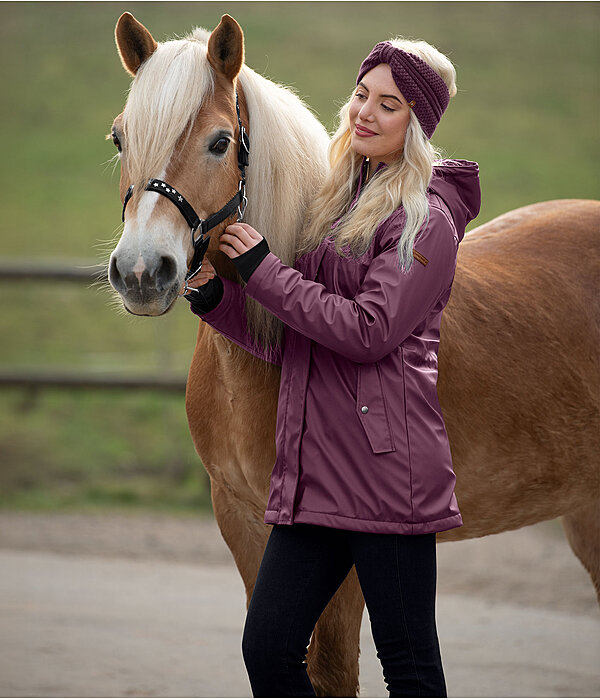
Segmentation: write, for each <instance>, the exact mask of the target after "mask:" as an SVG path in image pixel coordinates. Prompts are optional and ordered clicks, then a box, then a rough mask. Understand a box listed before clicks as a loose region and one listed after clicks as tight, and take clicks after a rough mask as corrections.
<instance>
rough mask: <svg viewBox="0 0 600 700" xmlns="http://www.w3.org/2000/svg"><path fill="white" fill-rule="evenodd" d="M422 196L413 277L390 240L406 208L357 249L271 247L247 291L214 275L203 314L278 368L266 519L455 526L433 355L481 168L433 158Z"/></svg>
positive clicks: (405, 527)
mask: <svg viewBox="0 0 600 700" xmlns="http://www.w3.org/2000/svg"><path fill="white" fill-rule="evenodd" d="M360 187H361V183H360V182H359V185H358V188H359V191H360ZM427 198H428V202H429V211H430V216H429V221H428V222H426V223H425V224H423V226H422V227H421V229H420V231H419V233H418V234H417V237H416V239H415V243H414V250H415V251H416V254H415V258H414V261H413V264H412V266H411V267H410V269H409V271H408V273H407V272H404V271H403V270H401V269H400V267H399V262H398V252H397V248H396V246H397V243H398V241H399V238H400V235H401V233H402V229H403V226H404V211H403V209H402V207H401V208H400V209H398V210H397V211H396V212H394V213H393V214H392V215H391V216H390V217H389V218H388V219H386V220H385V221H384V222H383V223H382V224H381V225H380V226H379V227H378V228H377V230H376V232H375V234H374V236H373V239H372V242H371V245H370V247H369V249H368V250H367V252H366V253H364V255H362V256H361V257H359V258H344V257H342V256H340V255H338V254H337V253H336V251H335V247H334V243H333V238H332V237H331V236H330V237H328V238H325V239H324V241H323V243H322V244H321V245H320V246H319V247H318V248H317V249H315V250H313V251H311V252H309V253H306V254H304V255H302V256H301V257H300V258H298V259H297V260H296V262H295V264H294V267H293V268H292V267H288V266H286V265H284V264H283V263H282V262H281V260H280V259H279V258H278V257H277V256H276V255H274V254H273V253H271V252H269V253H268V254H267V255H266V257H265V258H264V259H263V260H262V262H261V263H260V264H259V265H258V267H257V268H256V270H255V271H254V272H253V273H252V276H251V277H250V279H249V281H248V284H247V285H246V287H245V288H242V287H241V286H240V285H239V284H237V283H236V282H233V281H231V280H228V279H223V280H222V281H223V285H224V291H223V297H222V299H221V301H220V302H219V304H218V305H217V306H216V307H215V308H214V309H212V310H211V311H209V312H207V313H205V314H203V315H202V316H201V318H202V319H203V320H204V321H206V322H207V323H209V324H210V325H211V326H212V327H213V328H215V329H216V330H217V331H219V332H220V333H222V334H223V335H224V336H226V337H227V338H229V339H230V340H232V341H233V342H235V343H236V344H238V345H240V346H241V347H243V348H245V349H246V350H248V351H249V352H251V353H253V354H254V355H256V356H258V357H260V358H262V359H264V360H266V361H268V362H271V363H274V364H278V365H281V383H280V388H279V401H278V409H277V427H276V450H277V458H276V462H275V465H274V467H273V472H272V475H271V482H270V491H269V498H268V503H267V509H266V512H265V516H264V521H265V523H277V524H291V523H294V522H296V523H312V524H316V525H324V526H329V527H336V528H340V529H346V530H358V531H364V532H378V533H401V534H422V533H430V532H440V531H443V530H449V529H451V528H454V527H457V526H459V525H462V518H461V515H460V512H459V509H458V504H457V501H456V496H455V494H454V485H455V480H456V479H455V475H454V471H453V469H452V457H451V453H450V446H449V443H448V436H447V433H446V428H445V425H444V419H443V417H442V412H441V408H440V404H439V401H438V396H437V389H436V384H437V376H438V370H437V349H438V345H439V338H440V320H441V315H442V311H443V309H444V307H445V306H446V304H447V302H448V299H449V297H450V291H451V286H452V281H453V279H454V271H455V267H456V258H457V250H458V244H459V242H460V241H461V240H462V238H463V236H464V231H465V226H466V224H467V223H468V222H469V221H471V220H472V219H474V218H475V217H476V216H477V214H478V213H479V207H480V188H479V168H478V165H477V163H475V162H472V161H467V160H453V161H447V162H446V161H438V162H437V163H436V164H435V165H434V168H433V176H432V179H431V183H430V186H429V188H428V191H427ZM245 295H248V296H251V297H253V298H254V299H256V300H257V301H259V302H260V303H261V304H262V305H263V306H264V307H265V308H266V309H268V310H269V311H270V312H272V313H273V314H275V316H277V317H278V318H280V319H281V320H282V321H283V322H284V323H285V326H284V332H283V339H282V345H281V348H280V347H279V346H278V347H275V348H273V347H259V346H257V345H256V344H255V342H254V340H253V338H252V336H251V335H250V334H249V332H248V330H247V326H246V315H245V311H244V305H245Z"/></svg>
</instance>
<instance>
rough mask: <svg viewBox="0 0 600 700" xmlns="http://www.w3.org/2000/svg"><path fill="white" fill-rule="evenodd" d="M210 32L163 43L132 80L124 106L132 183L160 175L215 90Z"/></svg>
mask: <svg viewBox="0 0 600 700" xmlns="http://www.w3.org/2000/svg"><path fill="white" fill-rule="evenodd" d="M208 36H209V33H208V32H206V30H203V29H196V30H195V31H194V32H193V33H192V34H191V35H190V36H189V37H186V38H185V39H177V40H174V41H168V42H164V43H159V45H158V48H157V49H156V51H155V52H154V53H153V54H152V56H151V57H150V58H149V59H148V60H147V61H146V62H145V63H144V64H143V65H142V67H141V68H140V70H139V71H138V73H137V75H136V77H135V80H134V81H133V83H132V85H131V89H130V92H129V96H128V99H127V104H126V106H125V111H124V113H123V129H124V132H125V144H126V156H125V157H126V162H127V170H128V174H129V178H130V180H131V182H132V183H134V184H139V185H141V184H142V183H144V182H146V181H147V180H148V179H149V178H151V177H157V176H158V174H159V173H160V172H162V171H163V170H164V169H165V167H166V165H167V164H168V162H169V160H170V158H171V155H172V154H173V150H174V148H175V145H176V143H177V142H178V140H179V139H180V137H181V136H182V134H184V132H185V131H186V130H189V129H190V128H191V126H192V125H193V122H194V118H195V116H196V115H197V113H198V111H199V110H200V109H201V107H202V105H203V104H204V103H205V101H206V99H207V98H208V97H210V96H211V95H212V94H213V92H214V74H213V70H212V68H211V66H210V64H209V62H208V59H207V56H206V39H207V37H208Z"/></svg>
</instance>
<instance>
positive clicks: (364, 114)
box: [358, 100, 373, 121]
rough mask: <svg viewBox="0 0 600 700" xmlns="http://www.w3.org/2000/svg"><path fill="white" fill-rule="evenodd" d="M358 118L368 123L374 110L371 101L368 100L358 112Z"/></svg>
mask: <svg viewBox="0 0 600 700" xmlns="http://www.w3.org/2000/svg"><path fill="white" fill-rule="evenodd" d="M358 116H359V117H360V118H361V119H362V120H363V121H368V120H369V119H370V118H371V117H372V116H373V109H372V107H371V100H367V101H366V102H365V103H364V104H363V106H362V107H361V108H360V110H359V112H358Z"/></svg>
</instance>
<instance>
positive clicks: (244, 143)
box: [121, 92, 250, 294]
mask: <svg viewBox="0 0 600 700" xmlns="http://www.w3.org/2000/svg"><path fill="white" fill-rule="evenodd" d="M235 111H236V113H237V120H238V127H239V132H240V135H239V138H238V168H239V169H240V184H239V187H238V191H237V192H236V193H235V195H234V196H233V197H232V198H231V199H230V200H229V201H228V202H227V204H226V205H225V206H224V207H222V208H221V209H219V211H218V212H216V213H215V214H211V215H210V216H209V217H208V218H207V219H201V218H200V217H199V216H198V214H196V212H195V211H194V207H192V205H191V204H190V203H189V202H188V201H187V199H186V198H185V197H184V196H183V195H182V194H180V193H179V192H177V190H175V188H174V187H171V185H169V184H168V183H166V182H164V181H163V180H156V179H152V180H149V181H148V184H147V185H146V187H145V190H147V191H148V192H158V193H159V194H162V195H163V196H165V197H166V198H167V199H169V200H171V202H173V204H174V205H175V206H176V207H177V208H178V209H179V211H180V212H181V214H182V215H183V218H184V219H185V220H186V221H187V223H188V226H189V227H190V230H191V236H192V245H193V247H194V256H193V258H192V262H191V263H190V266H189V269H188V271H187V274H186V276H185V287H184V290H183V292H182V293H183V294H187V293H188V292H190V291H192V288H191V287H188V285H187V283H188V280H190V279H191V278H192V277H194V275H197V274H198V273H199V272H200V270H201V269H202V261H203V260H204V254H205V253H206V249H207V248H208V244H209V242H210V236H209V235H208V232H209V231H210V230H211V229H212V228H214V227H215V226H217V225H218V224H220V223H221V222H222V221H225V219H228V218H229V217H230V216H232V215H233V214H234V213H235V211H236V210H237V213H238V219H237V220H238V221H240V220H241V219H242V218H243V216H244V212H245V211H246V206H247V204H248V200H247V198H246V166H247V165H248V163H249V155H250V142H249V141H248V133H247V131H246V129H245V128H244V126H243V124H242V120H241V117H240V106H239V103H238V96H237V92H236V94H235ZM132 194H133V185H130V186H129V189H128V190H127V193H126V194H125V200H124V202H123V214H122V216H121V219H122V220H123V221H125V208H126V207H127V203H128V202H129V200H130V199H131V196H132ZM198 230H200V236H198V238H196V237H195V234H196V231H198ZM193 291H197V290H195V289H194V290H193Z"/></svg>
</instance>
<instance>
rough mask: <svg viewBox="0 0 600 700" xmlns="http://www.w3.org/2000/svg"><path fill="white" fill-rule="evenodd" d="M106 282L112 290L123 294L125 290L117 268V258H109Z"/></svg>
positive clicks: (112, 256) (114, 256)
mask: <svg viewBox="0 0 600 700" xmlns="http://www.w3.org/2000/svg"><path fill="white" fill-rule="evenodd" d="M108 281H109V282H110V284H111V286H112V288H113V289H114V290H115V291H117V292H120V293H124V292H125V291H126V289H127V285H126V284H125V280H124V279H123V275H122V274H121V272H120V271H119V266H118V265H117V256H116V255H114V254H113V255H111V256H110V263H109V265H108Z"/></svg>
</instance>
